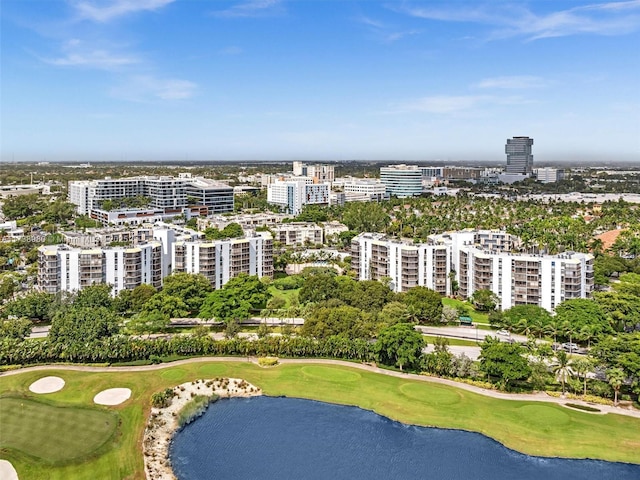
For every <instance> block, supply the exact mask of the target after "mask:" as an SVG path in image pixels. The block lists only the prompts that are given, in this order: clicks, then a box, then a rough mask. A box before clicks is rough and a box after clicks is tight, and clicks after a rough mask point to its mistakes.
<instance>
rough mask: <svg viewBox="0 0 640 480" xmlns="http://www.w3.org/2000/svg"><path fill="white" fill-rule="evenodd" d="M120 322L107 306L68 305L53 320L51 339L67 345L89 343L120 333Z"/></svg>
mask: <svg viewBox="0 0 640 480" xmlns="http://www.w3.org/2000/svg"><path fill="white" fill-rule="evenodd" d="M119 322H120V318H119V317H118V316H117V315H116V314H115V313H113V312H112V311H111V310H109V309H108V308H106V307H102V306H99V307H76V306H74V307H71V308H69V307H67V308H64V309H62V310H61V311H59V312H58V313H57V314H56V317H55V318H54V319H53V321H52V322H51V330H49V340H50V341H51V342H52V343H60V344H65V345H71V344H78V343H80V344H85V343H89V342H91V341H93V340H99V339H102V338H106V337H110V336H112V335H115V334H116V333H118V331H119V328H120V327H119Z"/></svg>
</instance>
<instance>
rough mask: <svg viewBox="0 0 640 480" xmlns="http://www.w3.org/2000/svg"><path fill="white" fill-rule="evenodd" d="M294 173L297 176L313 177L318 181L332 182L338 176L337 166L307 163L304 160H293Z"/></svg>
mask: <svg viewBox="0 0 640 480" xmlns="http://www.w3.org/2000/svg"><path fill="white" fill-rule="evenodd" d="M293 174H294V175H295V176H296V177H311V178H313V179H315V181H316V182H317V183H331V182H333V180H334V179H335V178H336V175H335V166H334V165H327V164H313V165H306V164H304V163H303V162H293Z"/></svg>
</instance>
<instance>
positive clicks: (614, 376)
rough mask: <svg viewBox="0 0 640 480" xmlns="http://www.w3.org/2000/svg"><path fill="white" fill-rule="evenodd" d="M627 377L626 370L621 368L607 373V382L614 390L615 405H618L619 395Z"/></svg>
mask: <svg viewBox="0 0 640 480" xmlns="http://www.w3.org/2000/svg"><path fill="white" fill-rule="evenodd" d="M625 377H626V375H625V374H624V370H622V369H621V368H617V367H616V368H612V369H610V370H608V371H607V381H608V382H609V385H611V388H613V392H614V399H613V404H614V405H616V406H617V405H618V394H619V393H620V387H622V385H623V384H624V380H625Z"/></svg>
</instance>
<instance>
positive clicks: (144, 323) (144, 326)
mask: <svg viewBox="0 0 640 480" xmlns="http://www.w3.org/2000/svg"><path fill="white" fill-rule="evenodd" d="M169 322H170V319H169V315H167V314H166V313H162V312H159V311H153V312H146V313H139V314H137V315H134V316H133V317H132V318H131V320H130V321H129V322H128V323H127V329H128V330H130V331H131V332H132V333H134V334H136V335H144V334H147V335H151V334H152V333H158V332H162V331H164V330H166V329H167V327H168V326H169Z"/></svg>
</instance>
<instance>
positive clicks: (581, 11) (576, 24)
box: [393, 0, 640, 40]
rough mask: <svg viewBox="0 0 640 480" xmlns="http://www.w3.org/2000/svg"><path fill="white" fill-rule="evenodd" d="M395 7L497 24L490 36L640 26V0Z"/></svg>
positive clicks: (605, 31) (608, 31)
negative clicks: (546, 8)
mask: <svg viewBox="0 0 640 480" xmlns="http://www.w3.org/2000/svg"><path fill="white" fill-rule="evenodd" d="M393 8H394V10H396V11H399V12H403V13H406V14H408V15H410V16H412V17H416V18H423V19H427V20H439V21H447V22H467V23H479V24H484V25H489V26H492V27H494V30H493V31H492V32H491V34H490V38H493V39H499V38H509V37H514V36H522V37H525V38H527V39H528V40H538V39H542V38H551V37H563V36H569V35H578V34H592V35H624V34H627V33H631V32H634V31H636V30H638V29H640V0H630V1H626V2H606V3H598V4H591V5H583V6H579V7H574V8H570V9H566V10H558V11H556V12H551V13H544V14H536V13H534V12H533V11H531V10H529V9H528V8H526V7H525V6H513V5H509V4H502V3H487V4H485V5H480V6H477V7H474V8H459V7H457V8H430V7H412V6H401V7H393Z"/></svg>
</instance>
